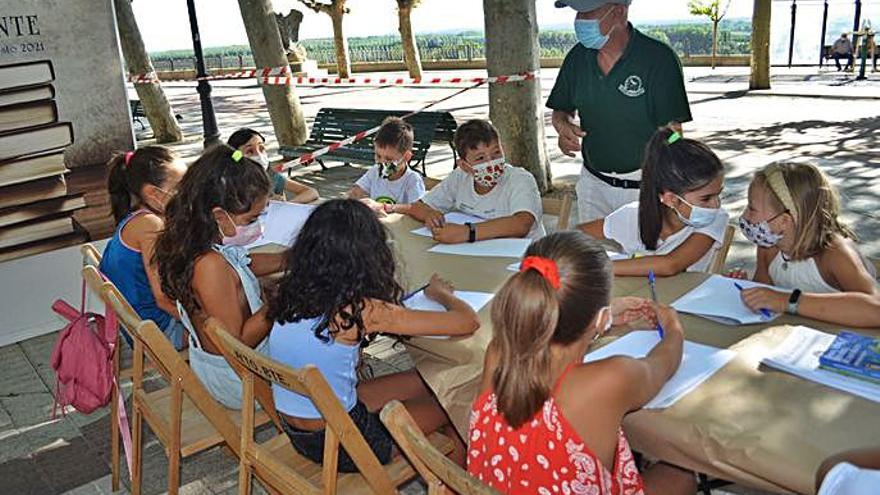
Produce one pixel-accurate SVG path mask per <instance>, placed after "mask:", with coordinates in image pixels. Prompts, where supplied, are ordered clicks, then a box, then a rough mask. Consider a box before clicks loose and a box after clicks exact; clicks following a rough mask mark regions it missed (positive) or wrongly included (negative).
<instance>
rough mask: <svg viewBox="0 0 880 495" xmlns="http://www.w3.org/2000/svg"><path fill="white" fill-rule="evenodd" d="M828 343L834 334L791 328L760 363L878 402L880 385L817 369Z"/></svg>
mask: <svg viewBox="0 0 880 495" xmlns="http://www.w3.org/2000/svg"><path fill="white" fill-rule="evenodd" d="M832 342H834V335H832V334H830V333H825V332H820V331H819V330H814V329H812V328H807V327H794V328H792V331H791V333H790V334H789V335H788V337H787V338H786V339H785V341H783V342H782V343H781V344H779V345H778V346H777V347H776V348H775V349H773V351H772V352H771V353H770V355H769V356H767V357H765V358H764V359H763V360H761V363H763V364H765V365H767V366H769V367H771V368H776V369H778V370H781V371H784V372H786V373H790V374H792V375H795V376H798V377H800V378H803V379H805V380H810V381H812V382H816V383H821V384H822V385H825V386H826V387H831V388H835V389H837V390H841V391H843V392H848V393H851V394H853V395H858V396H859V397H862V398H865V399H868V400H871V401H874V402H880V385H875V384H872V383H870V382H868V381H865V380H859V379H857V378H849V377H847V376H844V375H841V374H839V373H834V372H831V371H825V370H823V369H820V368H819V356H820V355H821V354H822V353H823V352H825V350H826V349H828V346H830V345H831V343H832Z"/></svg>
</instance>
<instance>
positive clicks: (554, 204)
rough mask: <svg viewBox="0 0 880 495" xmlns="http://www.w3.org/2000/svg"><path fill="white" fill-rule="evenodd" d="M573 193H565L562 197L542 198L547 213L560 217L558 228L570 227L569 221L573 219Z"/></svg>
mask: <svg viewBox="0 0 880 495" xmlns="http://www.w3.org/2000/svg"><path fill="white" fill-rule="evenodd" d="M572 202H573V201H572V198H571V194H568V193H565V194H563V195H562V198H543V199H542V200H541V204H542V207H543V209H544V214H545V215H553V216H555V217H558V218H559V221H558V222H557V223H556V230H566V229H568V223H569V221H570V220H571V205H572Z"/></svg>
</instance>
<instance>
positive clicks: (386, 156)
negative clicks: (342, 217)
mask: <svg viewBox="0 0 880 495" xmlns="http://www.w3.org/2000/svg"><path fill="white" fill-rule="evenodd" d="M412 145H413V129H412V126H411V125H409V124H408V123H406V121H404V120H403V119H400V118H398V117H388V118H387V119H385V120H384V121H383V122H382V127H381V128H379V132H377V133H376V137H375V138H374V139H373V149H375V151H376V166H375V167H372V168H370V170H368V171H367V173H365V174H364V175H362V176H361V178H360V179H358V181H357V182H356V183H355V184H354V185H353V186H351V189H349V190H348V197H349V198H351V199H359V200H362V201H363V202H364V204H366V205H367V206H369V207H370V209H372V210H373V211H376V212H384V211H385V208H386V207H385V205H396V204H409V203H415V202H416V201H418V200H420V199H422V195H424V194H425V182H424V181H423V180H422V176H421V175H419V173H418V172H416V171H415V170H413V169H411V168H409V161H410V160H412Z"/></svg>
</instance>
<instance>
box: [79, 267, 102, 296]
mask: <svg viewBox="0 0 880 495" xmlns="http://www.w3.org/2000/svg"><path fill="white" fill-rule="evenodd" d="M82 278H83V280H85V282H86V286H88V288H89V290H90V291H91V292H92V293H94V294H95V295H97V296H99V297H100V295H101V288H102V287H103V286H104V277H102V276H101V273H100V272H98V268H97V267H96V266H92V265H85V266H84V267H82Z"/></svg>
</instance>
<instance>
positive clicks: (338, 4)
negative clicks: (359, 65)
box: [330, 0, 351, 77]
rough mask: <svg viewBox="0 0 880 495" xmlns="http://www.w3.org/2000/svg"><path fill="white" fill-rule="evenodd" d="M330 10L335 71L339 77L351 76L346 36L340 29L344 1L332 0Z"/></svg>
mask: <svg viewBox="0 0 880 495" xmlns="http://www.w3.org/2000/svg"><path fill="white" fill-rule="evenodd" d="M331 9H332V10H331V11H330V19H332V20H333V43H334V44H335V45H336V72H337V75H338V76H339V77H351V63H350V62H349V61H348V38H346V37H345V33H344V32H343V31H342V19H343V18H344V17H345V1H344V0H343V1H338V0H336V1H334V2H333V6H332V7H331Z"/></svg>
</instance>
